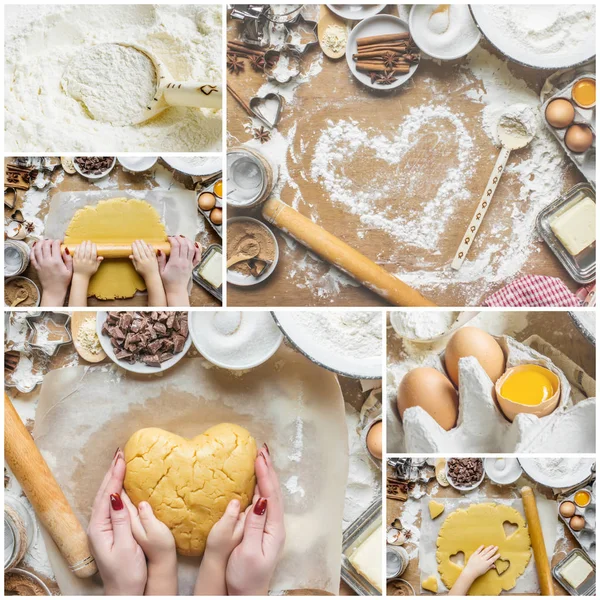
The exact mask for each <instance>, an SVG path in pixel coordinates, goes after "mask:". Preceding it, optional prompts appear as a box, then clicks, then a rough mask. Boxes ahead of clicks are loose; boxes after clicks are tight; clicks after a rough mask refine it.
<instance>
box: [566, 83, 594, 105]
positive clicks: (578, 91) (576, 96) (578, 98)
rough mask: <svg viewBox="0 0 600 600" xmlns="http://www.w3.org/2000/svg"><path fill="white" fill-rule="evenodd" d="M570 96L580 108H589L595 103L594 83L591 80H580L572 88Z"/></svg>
mask: <svg viewBox="0 0 600 600" xmlns="http://www.w3.org/2000/svg"><path fill="white" fill-rule="evenodd" d="M571 94H572V96H573V100H575V102H577V104H579V105H580V106H591V105H592V104H594V102H596V82H595V81H594V80H593V79H580V80H579V81H578V82H577V83H576V84H575V85H574V86H573V90H572V92H571Z"/></svg>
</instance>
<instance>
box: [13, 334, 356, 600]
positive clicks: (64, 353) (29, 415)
mask: <svg viewBox="0 0 600 600" xmlns="http://www.w3.org/2000/svg"><path fill="white" fill-rule="evenodd" d="M188 352H189V354H191V355H194V356H197V355H198V353H197V351H196V350H195V348H194V346H193V345H192V347H191V348H190V350H189V351H188ZM89 364H90V363H88V362H86V361H84V360H83V359H82V358H81V357H80V356H79V354H77V352H76V350H75V348H74V346H73V345H72V344H69V345H66V346H64V347H62V348H60V349H59V350H58V352H57V353H56V354H55V355H54V356H52V357H51V358H50V359H49V360H48V362H47V366H46V368H45V370H44V371H43V372H44V373H46V372H49V371H52V370H54V369H61V368H64V367H67V366H79V365H89ZM97 364H99V365H102V364H110V359H109V358H106V359H104V360H103V361H101V362H100V363H97ZM338 380H339V382H340V386H341V388H342V394H343V397H344V401H345V402H346V403H347V404H349V405H351V406H352V407H353V408H354V409H355V410H357V411H360V408H361V406H362V403H363V401H364V398H365V393H364V392H363V391H362V387H361V383H360V381H359V380H357V379H350V378H348V377H342V376H339V377H338ZM5 391H6V393H7V395H8V397H9V398H10V400H11V401H12V402H13V404H14V406H15V408H16V410H17V412H18V413H19V416H20V417H21V418H22V419H23V421H24V422H25V424H26V426H27V429H28V430H29V431H32V430H33V427H34V424H35V418H34V417H35V408H36V406H37V403H38V400H39V395H40V391H41V384H40V385H38V386H37V387H36V388H35V389H34V390H33V391H32V392H30V393H29V394H23V393H22V392H19V391H18V390H17V389H16V388H6V390H5ZM7 472H8V471H7ZM10 477H12V475H10ZM10 487H11V486H10V484H9V488H8V489H10ZM5 489H6V484H5ZM366 508H367V507H366V506H365V509H366ZM42 551H43V557H44V558H45V559H46V560H47V555H46V553H45V549H42ZM37 554H39V552H37ZM38 560H39V557H38ZM26 563H27V559H26ZM27 568H28V569H31V566H27ZM36 574H37V575H38V576H39V577H41V579H42V580H43V581H44V582H45V583H46V584H47V585H48V587H49V588H50V589H51V591H52V592H53V593H55V594H60V590H59V588H58V586H57V584H56V581H55V580H54V579H53V578H49V577H46V576H44V574H43V573H39V572H36ZM304 594H306V591H305V592H303V593H302V592H300V594H298V595H304ZM340 594H341V595H344V596H348V595H355V593H354V591H353V590H352V589H351V588H350V587H349V586H347V585H346V584H345V583H344V582H343V581H342V580H340ZM294 595H297V594H294Z"/></svg>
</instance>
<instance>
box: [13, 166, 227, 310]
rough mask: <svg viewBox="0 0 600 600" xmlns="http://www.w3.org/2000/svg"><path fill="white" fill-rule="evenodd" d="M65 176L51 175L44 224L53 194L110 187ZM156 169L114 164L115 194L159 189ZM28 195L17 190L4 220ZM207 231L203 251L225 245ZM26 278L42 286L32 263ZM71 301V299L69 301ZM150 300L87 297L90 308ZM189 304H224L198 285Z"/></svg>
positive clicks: (185, 180)
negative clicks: (136, 169) (134, 170)
mask: <svg viewBox="0 0 600 600" xmlns="http://www.w3.org/2000/svg"><path fill="white" fill-rule="evenodd" d="M12 160H13V159H11V158H6V159H5V163H6V162H11V161H12ZM159 163H160V165H161V166H162V167H164V169H166V170H167V171H168V172H169V176H172V177H173V178H174V179H175V180H176V181H177V182H178V183H180V184H182V185H183V186H185V187H186V188H187V189H189V190H193V189H194V185H193V180H192V177H191V176H189V175H185V174H183V173H180V172H179V171H176V170H174V169H173V168H172V167H170V166H169V165H167V164H166V163H165V162H164V161H162V160H161V159H159ZM62 173H63V169H62V167H61V166H60V165H59V166H58V167H56V168H55V169H54V171H53V173H52V175H51V181H52V183H54V184H56V185H55V186H53V187H51V188H50V189H49V192H48V195H47V197H46V198H44V199H43V200H42V201H41V203H40V208H39V211H38V213H37V217H38V218H39V219H41V220H42V221H44V222H45V219H46V216H47V215H48V210H49V207H50V201H51V199H52V197H53V196H54V194H57V193H58V192H73V191H88V190H103V191H104V190H106V189H107V188H106V187H104V185H102V187H100V186H96V185H94V184H93V183H92V182H90V181H89V180H88V179H86V178H85V177H81V176H80V175H79V174H78V173H75V174H73V175H69V174H67V173H65V174H64V178H63V179H62V181H59V180H58V179H59V175H60V174H62ZM153 173H154V169H150V170H148V171H145V172H144V173H131V172H129V171H125V170H123V168H122V167H121V165H120V164H119V162H117V164H116V165H115V167H114V169H113V171H112V172H111V175H110V177H111V178H112V177H114V176H115V175H116V179H117V186H116V187H115V191H117V190H124V191H127V190H151V189H153V188H155V187H157V186H158V185H159V184H158V183H157V182H156V181H155V180H154V178H153ZM25 194H26V191H24V190H17V202H16V205H15V207H14V208H8V207H7V206H6V205H5V206H4V219H5V221H6V222H7V220H10V216H11V215H12V214H13V213H14V212H15V210H17V209H20V208H21V207H22V205H23V199H24V196H25ZM204 225H205V227H204V229H205V230H204V231H198V233H197V235H196V241H197V242H198V243H200V244H202V247H203V248H207V247H208V246H209V245H210V244H222V241H221V238H220V237H219V236H218V234H217V233H216V232H215V231H214V230H213V229H212V227H211V226H210V225H209V224H208V223H205V224H204ZM35 234H36V238H37V237H40V238H41V237H43V235H44V232H43V231H41V232H40V231H36V232H35ZM33 239H35V238H26V239H25V241H26V242H28V243H29V245H30V246H31V244H32V243H33ZM23 276H25V277H29V278H30V279H32V280H33V281H34V282H35V283H36V285H37V286H38V287H41V286H40V281H39V277H38V275H37V272H36V270H35V269H34V268H33V266H32V265H31V264H30V265H29V266H28V267H27V270H26V271H25V272H24V273H23ZM67 300H68V299H67ZM147 301H148V296H147V295H146V294H139V295H136V296H134V297H133V298H125V299H122V300H114V301H109V300H98V299H97V298H93V297H92V298H88V305H89V306H97V307H109V306H123V307H128V306H140V304H141V303H142V304H143V305H146V303H147ZM190 304H191V305H192V306H221V304H220V303H219V302H218V301H217V300H216V298H214V297H213V296H211V295H210V294H209V293H208V292H206V291H205V290H204V289H203V288H201V287H200V286H199V285H196V284H195V283H194V284H193V285H192V292H191V294H190Z"/></svg>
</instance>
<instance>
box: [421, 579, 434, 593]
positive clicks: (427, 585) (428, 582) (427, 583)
mask: <svg viewBox="0 0 600 600" xmlns="http://www.w3.org/2000/svg"><path fill="white" fill-rule="evenodd" d="M421 587H422V588H423V589H424V590H427V591H428V592H433V593H434V594H437V591H438V582H437V577H436V576H435V575H430V576H429V577H428V578H427V579H424V580H423V581H421Z"/></svg>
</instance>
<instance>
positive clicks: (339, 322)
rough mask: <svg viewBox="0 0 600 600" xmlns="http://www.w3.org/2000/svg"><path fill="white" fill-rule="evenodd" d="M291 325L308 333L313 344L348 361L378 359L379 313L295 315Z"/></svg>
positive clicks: (297, 313)
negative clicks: (346, 358) (327, 349)
mask: <svg viewBox="0 0 600 600" xmlns="http://www.w3.org/2000/svg"><path fill="white" fill-rule="evenodd" d="M294 320H295V322H296V324H297V325H300V326H302V327H304V328H305V329H306V330H307V331H309V332H310V335H311V338H312V339H313V341H314V342H316V343H318V344H320V345H323V346H325V347H327V348H329V349H331V350H332V351H333V352H336V353H338V354H343V355H344V356H349V357H352V358H369V357H372V356H380V355H381V350H382V344H381V341H382V340H381V336H382V323H383V313H381V312H375V311H356V312H353V311H321V312H307V311H300V312H296V313H295V318H294Z"/></svg>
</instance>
